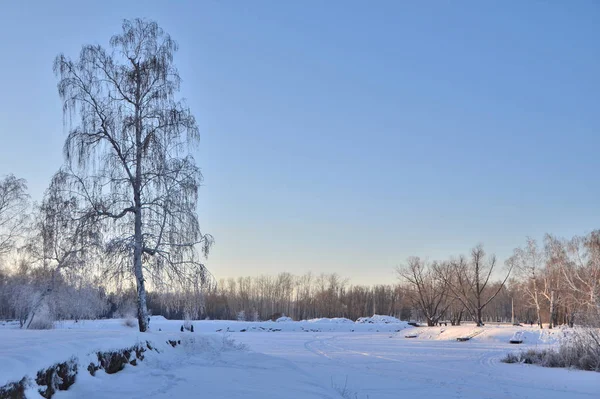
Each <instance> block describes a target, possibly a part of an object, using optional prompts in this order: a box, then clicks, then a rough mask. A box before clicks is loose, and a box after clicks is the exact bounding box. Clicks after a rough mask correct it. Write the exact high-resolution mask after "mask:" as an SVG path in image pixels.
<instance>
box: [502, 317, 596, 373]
mask: <svg viewBox="0 0 600 399" xmlns="http://www.w3.org/2000/svg"><path fill="white" fill-rule="evenodd" d="M502 362H504V363H525V364H537V365H539V366H543V367H572V368H577V369H580V370H589V371H598V372H600V329H597V328H579V329H575V330H573V331H571V333H570V334H568V335H567V336H566V337H565V338H564V339H563V340H562V341H561V343H560V345H559V347H558V349H554V348H545V349H529V350H526V351H524V352H521V353H520V354H518V355H517V354H508V355H507V356H506V357H505V358H503V359H502Z"/></svg>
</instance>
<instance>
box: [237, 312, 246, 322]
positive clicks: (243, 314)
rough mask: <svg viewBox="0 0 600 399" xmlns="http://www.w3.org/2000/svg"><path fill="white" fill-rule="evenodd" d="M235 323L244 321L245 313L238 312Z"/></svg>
mask: <svg viewBox="0 0 600 399" xmlns="http://www.w3.org/2000/svg"><path fill="white" fill-rule="evenodd" d="M236 319H237V321H246V312H244V311H243V310H240V311H239V312H238V314H237V317H236Z"/></svg>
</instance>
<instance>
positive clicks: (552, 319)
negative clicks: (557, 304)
mask: <svg viewBox="0 0 600 399" xmlns="http://www.w3.org/2000/svg"><path fill="white" fill-rule="evenodd" d="M554 312H555V310H554V291H551V292H550V323H548V328H552V327H553V323H554Z"/></svg>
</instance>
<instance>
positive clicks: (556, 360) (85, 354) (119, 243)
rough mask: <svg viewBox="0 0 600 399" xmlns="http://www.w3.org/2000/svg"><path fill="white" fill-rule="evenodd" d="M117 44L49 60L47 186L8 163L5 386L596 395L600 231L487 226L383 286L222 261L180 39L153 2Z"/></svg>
mask: <svg viewBox="0 0 600 399" xmlns="http://www.w3.org/2000/svg"><path fill="white" fill-rule="evenodd" d="M107 43H108V45H100V44H86V45H83V47H81V49H80V51H79V53H72V52H68V53H65V54H62V53H60V54H58V55H56V57H55V58H54V63H53V65H51V66H52V67H53V73H54V76H55V80H56V81H55V83H56V88H57V90H56V95H57V97H58V98H59V99H60V102H61V105H62V119H63V123H64V130H65V133H64V136H63V138H64V143H63V145H62V147H57V148H48V149H47V151H48V152H54V153H61V154H62V166H61V167H60V168H59V169H58V170H56V171H53V174H52V177H51V179H50V181H48V182H47V185H46V188H45V191H44V193H43V196H42V197H41V198H35V197H34V195H33V194H32V192H31V191H30V188H29V184H28V181H27V180H26V179H24V178H22V177H21V174H20V173H19V172H20V171H19V170H0V341H2V342H3V344H4V346H2V344H0V357H2V358H3V359H4V358H6V359H7V363H6V364H7V365H8V367H6V370H5V371H2V372H0V399H2V398H35V397H40V396H39V395H41V397H44V398H51V397H53V395H54V394H55V393H58V394H59V398H62V397H64V398H68V397H83V396H86V397H90V398H102V397H119V396H121V397H133V396H135V395H136V394H139V395H141V396H138V397H177V396H186V395H187V396H189V395H193V394H195V393H196V392H198V390H203V392H205V393H206V394H207V396H206V397H215V398H216V397H239V396H240V395H241V392H242V391H240V389H242V388H243V389H249V390H250V391H251V392H256V396H252V397H257V398H259V397H260V398H265V397H273V398H275V397H289V398H313V397H314V398H317V397H318V398H345V399H362V398H391V397H397V396H395V395H397V394H398V392H399V391H398V390H399V389H400V387H399V386H398V383H399V382H401V383H402V389H406V390H407V392H409V393H410V394H415V395H418V394H423V393H428V394H429V393H431V394H432V395H434V396H435V397H446V395H447V393H448V390H449V389H450V390H453V392H454V393H455V394H456V397H461V398H480V397H490V398H496V397H498V398H500V397H520V398H542V397H544V398H547V397H562V396H560V395H562V393H561V392H563V391H561V390H563V389H564V392H567V394H566V395H567V396H569V395H571V394H572V395H575V396H572V397H581V398H591V397H593V396H594V392H595V388H594V387H596V388H597V387H598V385H597V383H598V382H600V381H599V380H598V376H600V374H599V373H597V372H598V371H600V341H599V340H600V230H582V231H580V235H577V236H566V237H564V236H561V235H559V234H556V233H555V232H552V231H549V232H547V234H545V235H544V236H536V237H533V236H531V237H528V236H523V237H519V241H520V242H521V245H520V246H518V247H517V248H514V250H512V254H511V255H509V256H506V257H503V258H500V257H497V256H496V255H495V254H494V253H492V251H490V250H489V249H488V248H490V247H492V248H495V247H494V243H493V242H473V243H472V246H471V247H466V248H462V249H461V250H459V251H457V252H456V253H448V254H446V255H445V257H444V258H442V259H432V258H431V257H430V254H429V253H427V251H426V250H423V249H422V248H423V247H420V246H417V248H419V249H418V250H415V251H414V253H411V254H410V255H412V256H409V257H406V254H404V255H402V254H399V255H398V259H395V260H394V264H393V265H388V266H386V268H387V269H389V274H390V275H391V276H392V275H393V276H394V277H393V279H390V280H389V281H386V282H382V283H380V284H363V283H362V282H361V280H359V279H356V278H354V277H353V275H352V273H347V274H346V273H345V271H344V270H343V269H341V270H338V271H336V272H333V273H332V272H329V271H328V272H324V270H330V269H321V268H319V266H318V265H310V264H308V265H305V268H304V271H303V272H298V271H297V270H298V269H292V270H290V269H288V268H287V267H286V264H285V262H284V261H282V264H281V266H280V268H279V271H278V272H277V273H274V274H269V273H265V272H263V271H261V270H254V269H251V268H248V270H247V272H245V273H243V275H239V276H226V277H224V276H223V274H222V272H221V271H220V270H218V268H212V267H211V264H210V259H211V258H210V256H211V251H212V250H215V248H218V245H219V236H218V235H217V234H215V237H213V235H212V234H211V232H210V231H205V229H204V228H203V227H201V226H203V223H202V222H203V221H202V219H201V218H200V217H199V209H200V207H202V204H201V203H200V202H199V192H200V190H202V186H203V175H202V173H201V166H202V159H200V158H199V157H198V156H197V154H198V152H197V150H198V148H199V146H200V145H201V143H200V137H201V133H202V134H204V132H201V129H200V127H199V124H198V121H197V120H196V115H197V113H196V110H195V109H191V107H190V106H189V105H188V103H187V101H186V100H185V99H184V98H183V96H182V95H181V90H182V85H184V84H185V83H184V80H182V77H181V76H180V74H179V70H178V69H177V66H176V64H177V63H178V62H179V61H180V60H179V58H177V56H176V54H177V53H178V50H179V45H178V43H177V42H176V41H175V40H174V39H173V38H172V37H171V36H170V35H169V33H167V32H166V30H163V28H162V27H161V26H159V24H158V23H157V22H155V21H153V20H149V19H143V18H139V19H127V20H124V21H123V23H122V30H121V31H120V32H118V33H116V34H114V35H113V36H112V37H110V40H109V41H108V42H107ZM186 43H187V42H186ZM176 61H177V62H176ZM274 167H275V166H274ZM398 206H399V205H398ZM409 227H410V226H409ZM536 231H537V230H536ZM569 231H573V230H569ZM525 234H527V233H525ZM513 238H514V237H513ZM357 239H359V238H357ZM347 245H348V246H352V245H359V244H358V243H348V244H347ZM424 245H425V244H424ZM427 245H429V244H427ZM431 245H435V243H432V244H431ZM511 247H512V245H511ZM436 253H437V252H436ZM371 267H373V268H375V267H377V268H381V267H382V265H380V264H375V263H374V264H368V265H364V268H366V269H368V268H371ZM49 330H51V331H49ZM55 332H56V334H57V335H55V336H50V335H47V334H50V333H55ZM3 334H4V335H3ZM45 334H46V335H45ZM261 334H269V335H268V338H269V339H264V338H261V336H260V335H261ZM263 336H264V335H263ZM52 337H55V338H52ZM467 341H468V342H467ZM461 345H462V346H461ZM519 345H520V346H519ZM13 346H14V348H16V349H14V348H13ZM515 348H517V349H520V350H521V351H520V352H515V351H514V349H515ZM69 350H71V351H72V352H73V353H72V354H71V353H70V352H69V353H67V352H68V351H69ZM65 351H67V352H65ZM34 352H35V353H34ZM38 352H39V353H42V354H43V355H38V354H37V353H38ZM71 355H72V356H71ZM69 356H71V358H70V360H67V359H68V358H69ZM146 357H148V359H150V361H148V362H146V363H144V359H145V358H146ZM161 362H162V363H161ZM512 363H516V364H515V365H512ZM157 365H159V366H157ZM529 366H530V367H529ZM539 366H544V367H551V368H556V369H562V370H554V371H557V372H558V373H560V374H558V373H557V374H550V373H546V372H547V371H550V370H548V369H545V368H543V367H539ZM9 369H10V370H9ZM564 369H568V370H564ZM78 370H79V371H78ZM86 370H87V371H86ZM166 370H169V372H168V373H167V372H166ZM173 370H175V371H173ZM297 370H301V371H302V372H301V373H297V372H296V371H297ZM575 370H577V371H575ZM101 371H102V372H101ZM121 371H123V375H125V376H126V377H123V378H124V379H123V380H121V381H122V382H120V383H116V384H115V383H114V381H116V380H111V378H115V377H114V376H111V374H114V373H117V372H121ZM563 371H564V372H565V373H572V374H563V373H562V372H563ZM171 372H172V373H174V375H176V376H177V377H178V379H177V380H176V381H175V382H173V381H174V378H173V374H171ZM36 373H37V374H36ZM82 374H84V376H82ZM432 374H435V375H436V376H435V377H432ZM438 374H439V376H438ZM35 375H37V377H34V376H35ZM198 376H202V377H198ZM556 376H558V377H556ZM349 377H350V378H349ZM400 377H402V378H400ZM203 378H204V380H203ZM207 378H208V380H206V379H207ZM571 378H572V381H573V384H571V383H570V382H569V381H571V380H570V379H571ZM230 379H232V380H233V381H237V382H239V384H238V383H236V384H230V383H228V381H229V380H230ZM209 380H210V381H217V383H216V384H208V383H207V382H206V381H209ZM76 381H79V382H77V383H76ZM531 381H535V383H531ZM564 382H566V383H565V384H563V383H564ZM271 384H275V385H273V390H272V391H269V392H268V393H267V394H266V396H265V387H271ZM213 385H214V386H213ZM71 386H72V387H71ZM218 386H220V387H223V386H224V388H219V389H218ZM138 387H143V388H138ZM539 387H543V388H539ZM58 391H65V392H62V393H60V392H58ZM244 392H245V391H244ZM277 392H286V395H284V396H277ZM38 394H39V395H38ZM63 394H64V395H65V396H60V395H63ZM269 395H272V396H269ZM273 395H274V396H273ZM436 395H438V396H436ZM490 395H491V396H490ZM553 395H554V396H553ZM577 395H579V396H577ZM434 396H432V397H434ZM569 397H571V396H569Z"/></svg>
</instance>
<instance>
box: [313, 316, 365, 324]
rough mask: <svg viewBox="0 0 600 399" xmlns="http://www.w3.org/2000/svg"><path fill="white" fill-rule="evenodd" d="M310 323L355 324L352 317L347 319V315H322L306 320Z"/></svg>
mask: <svg viewBox="0 0 600 399" xmlns="http://www.w3.org/2000/svg"><path fill="white" fill-rule="evenodd" d="M305 321H306V322H308V323H315V324H321V323H323V324H354V322H353V321H352V320H350V319H347V318H345V317H334V318H331V319H330V318H328V317H322V318H319V319H310V320H305Z"/></svg>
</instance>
